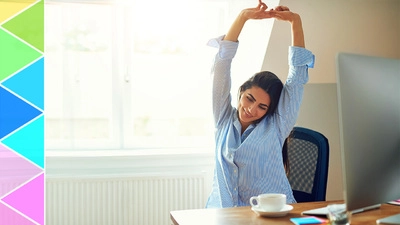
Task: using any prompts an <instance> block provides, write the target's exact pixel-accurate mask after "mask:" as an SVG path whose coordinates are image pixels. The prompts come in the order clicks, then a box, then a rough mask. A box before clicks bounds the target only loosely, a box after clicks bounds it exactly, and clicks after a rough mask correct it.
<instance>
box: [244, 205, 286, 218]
mask: <svg viewBox="0 0 400 225" xmlns="http://www.w3.org/2000/svg"><path fill="white" fill-rule="evenodd" d="M292 209H293V206H292V205H285V206H284V207H283V208H282V209H281V210H279V211H276V212H270V211H264V210H263V209H260V208H259V207H254V206H253V207H251V210H253V211H254V212H255V213H256V214H258V215H259V216H265V217H281V216H286V214H288V212H290V211H291V210H292Z"/></svg>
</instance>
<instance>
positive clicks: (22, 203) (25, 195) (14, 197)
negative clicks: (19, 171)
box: [2, 173, 44, 224]
mask: <svg viewBox="0 0 400 225" xmlns="http://www.w3.org/2000/svg"><path fill="white" fill-rule="evenodd" d="M2 200H3V201H4V202H5V203H7V204H8V205H10V206H11V207H13V208H15V209H16V210H18V211H19V212H21V213H23V214H24V215H26V216H28V217H29V218H31V219H32V220H34V221H36V222H38V223H39V224H43V222H44V209H43V206H44V174H43V173H42V174H41V175H39V176H38V177H36V178H35V179H33V180H31V181H30V182H28V183H26V184H25V185H24V186H21V187H20V188H19V189H17V190H15V191H14V192H12V193H10V194H9V195H7V196H6V197H4V198H3V199H2Z"/></svg>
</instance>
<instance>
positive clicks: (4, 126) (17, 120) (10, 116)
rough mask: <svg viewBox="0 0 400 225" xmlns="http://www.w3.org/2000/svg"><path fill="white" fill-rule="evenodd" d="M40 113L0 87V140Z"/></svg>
mask: <svg viewBox="0 0 400 225" xmlns="http://www.w3.org/2000/svg"><path fill="white" fill-rule="evenodd" d="M41 113H42V112H41V111H40V110H38V109H36V108H35V107H33V106H31V105H29V104H28V103H26V102H25V101H23V100H21V99H20V98H18V97H17V96H15V95H13V94H11V93H10V92H8V91H7V90H6V89H4V88H3V87H0V139H2V138H3V137H4V136H6V135H8V134H9V133H11V132H12V131H14V130H16V129H17V128H19V127H20V126H22V125H24V124H25V123H27V122H28V121H30V120H32V119H33V118H35V117H36V116H38V115H39V114H41Z"/></svg>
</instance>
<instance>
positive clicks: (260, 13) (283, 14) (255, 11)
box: [243, 0, 294, 21]
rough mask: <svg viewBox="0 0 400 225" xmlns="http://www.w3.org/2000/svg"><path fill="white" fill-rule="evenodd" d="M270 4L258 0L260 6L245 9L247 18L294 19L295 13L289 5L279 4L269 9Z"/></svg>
mask: <svg viewBox="0 0 400 225" xmlns="http://www.w3.org/2000/svg"><path fill="white" fill-rule="evenodd" d="M267 9H268V6H267V5H266V4H265V3H264V2H262V0H258V6H257V7H256V8H248V9H245V10H244V11H243V13H244V14H245V16H246V17H247V19H267V18H275V19H278V20H284V21H292V20H293V15H294V13H293V12H291V11H290V9H289V8H288V7H287V6H277V7H275V8H271V9H269V10H267Z"/></svg>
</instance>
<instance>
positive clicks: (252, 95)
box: [238, 86, 271, 128]
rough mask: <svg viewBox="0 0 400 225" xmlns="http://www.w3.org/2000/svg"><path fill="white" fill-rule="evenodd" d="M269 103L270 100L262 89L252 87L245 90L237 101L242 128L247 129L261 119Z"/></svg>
mask: <svg viewBox="0 0 400 225" xmlns="http://www.w3.org/2000/svg"><path fill="white" fill-rule="evenodd" d="M270 103H271V98H270V96H269V94H268V93H267V92H265V91H264V90H263V89H261V88H259V87H257V86H253V87H251V88H249V89H247V90H245V91H244V92H243V93H242V94H241V96H240V100H239V105H238V112H239V120H240V123H241V124H242V127H246V128H247V127H248V126H249V125H250V124H251V123H253V122H254V121H255V120H258V119H260V118H261V117H263V116H264V115H265V114H266V113H267V111H268V107H269V105H270Z"/></svg>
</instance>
